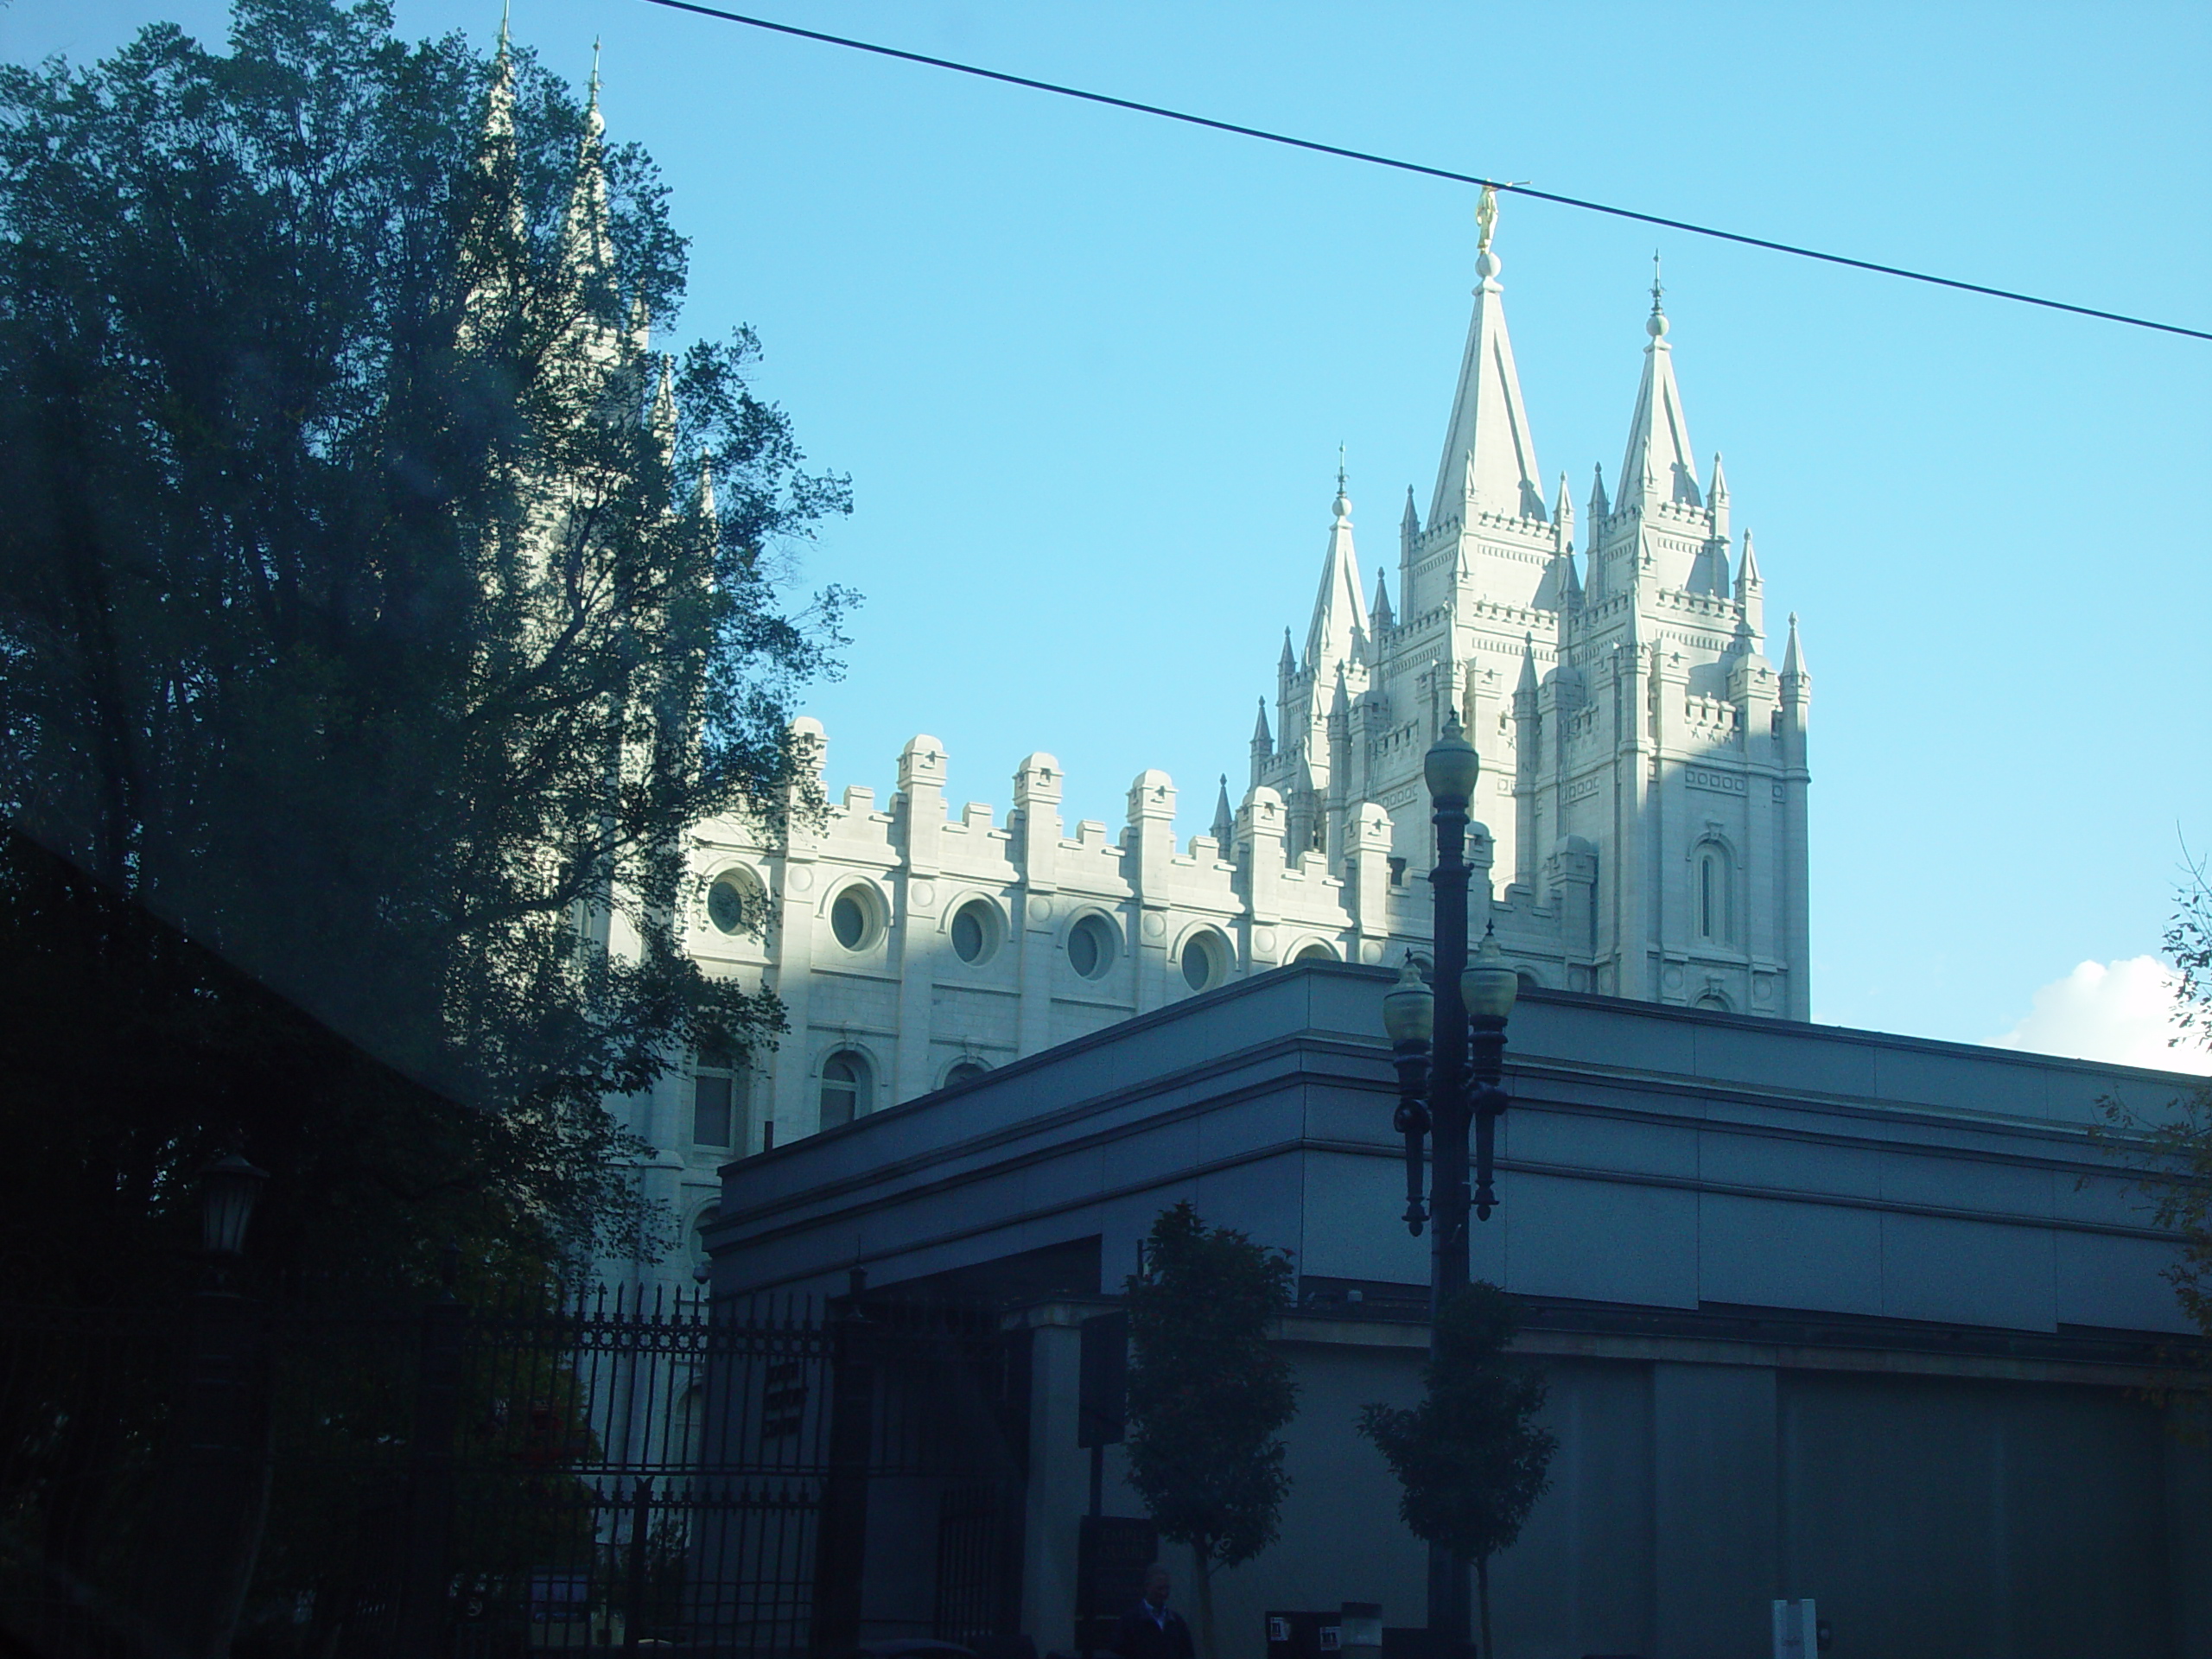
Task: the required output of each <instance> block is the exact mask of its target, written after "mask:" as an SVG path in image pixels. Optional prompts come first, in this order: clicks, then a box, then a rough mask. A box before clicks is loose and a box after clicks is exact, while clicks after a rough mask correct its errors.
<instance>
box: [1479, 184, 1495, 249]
mask: <svg viewBox="0 0 2212 1659" xmlns="http://www.w3.org/2000/svg"><path fill="white" fill-rule="evenodd" d="M1496 229H1497V186H1495V185H1491V184H1485V185H1484V186H1483V199H1482V200H1480V201H1478V202H1477V203H1476V204H1475V251H1476V252H1477V253H1488V252H1489V251H1490V238H1491V232H1492V231H1494V230H1496Z"/></svg>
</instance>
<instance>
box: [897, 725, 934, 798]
mask: <svg viewBox="0 0 2212 1659" xmlns="http://www.w3.org/2000/svg"><path fill="white" fill-rule="evenodd" d="M917 785H918V786H920V787H922V788H925V789H943V788H944V744H942V743H940V742H938V740H937V739H935V738H933V737H931V736H930V735H929V734H927V733H926V732H923V733H918V734H916V735H914V736H912V737H910V738H908V739H907V740H906V747H905V748H903V749H901V750H899V788H900V789H902V790H906V791H912V789H914V788H915V787H916V786H917Z"/></svg>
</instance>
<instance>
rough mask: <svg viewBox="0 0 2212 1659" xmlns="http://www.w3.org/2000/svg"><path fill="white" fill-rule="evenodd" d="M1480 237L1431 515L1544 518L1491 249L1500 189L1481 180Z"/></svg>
mask: <svg viewBox="0 0 2212 1659" xmlns="http://www.w3.org/2000/svg"><path fill="white" fill-rule="evenodd" d="M1475 219H1476V223H1477V225H1478V226H1479V227H1480V241H1479V243H1478V251H1477V252H1476V254H1475V275H1476V277H1477V281H1476V283H1475V309H1474V315H1473V317H1472V318H1471V320H1470V321H1469V322H1468V324H1467V349H1466V352H1465V355H1464V356H1463V357H1462V358H1461V359H1460V360H1459V391H1458V393H1457V395H1456V396H1455V397H1453V398H1452V423H1451V425H1450V426H1449V427H1448V428H1446V431H1445V435H1444V457H1443V459H1442V461H1440V462H1439V463H1438V464H1437V468H1436V494H1435V497H1434V499H1433V501H1432V502H1431V503H1430V505H1429V510H1428V522H1429V523H1430V524H1432V525H1434V524H1441V523H1443V522H1444V521H1445V520H1446V519H1447V518H1456V517H1459V516H1461V515H1462V514H1463V513H1465V512H1498V513H1504V514H1507V515H1509V516H1513V517H1519V518H1534V519H1537V520H1539V521H1541V519H1542V518H1543V517H1544V493H1543V489H1542V486H1541V485H1540V484H1539V483H1538V481H1537V480H1539V479H1541V477H1542V475H1543V474H1542V471H1541V468H1540V467H1538V466H1537V465H1536V443H1535V438H1534V437H1533V436H1532V435H1530V433H1529V413H1528V410H1526V409H1525V408H1523V407H1522V402H1521V377H1520V375H1519V373H1518V372H1516V370H1515V368H1514V366H1513V341H1512V339H1511V337H1510V335H1508V334H1507V333H1506V332H1505V300H1504V293H1505V290H1504V289H1503V288H1501V287H1500V286H1499V285H1498V281H1497V273H1498V270H1500V268H1501V262H1500V261H1499V259H1498V257H1497V254H1496V253H1494V252H1492V251H1491V235H1492V233H1493V232H1494V231H1495V229H1496V226H1497V192H1495V191H1494V190H1492V189H1491V187H1490V186H1488V185H1484V187H1483V194H1482V202H1481V205H1480V206H1479V207H1477V208H1476V210H1475Z"/></svg>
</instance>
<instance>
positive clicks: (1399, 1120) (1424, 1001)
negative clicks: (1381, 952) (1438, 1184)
mask: <svg viewBox="0 0 2212 1659" xmlns="http://www.w3.org/2000/svg"><path fill="white" fill-rule="evenodd" d="M1383 1030H1384V1031H1386V1032H1388V1033H1389V1037H1390V1047H1391V1052H1392V1056H1393V1060H1394V1063H1395V1065H1396V1066H1397V1068H1398V1110H1397V1115H1396V1116H1395V1118H1394V1119H1393V1120H1392V1123H1393V1127H1395V1128H1396V1129H1397V1131H1398V1133H1399V1134H1401V1135H1404V1136H1405V1137H1406V1230H1407V1231H1408V1232H1409V1233H1411V1234H1412V1235H1413V1236H1414V1237H1415V1238H1419V1237H1420V1236H1421V1227H1422V1225H1423V1224H1424V1223H1425V1222H1426V1221H1427V1218H1428V1209H1427V1205H1426V1204H1425V1203H1424V1202H1423V1201H1422V1198H1421V1142H1422V1141H1423V1140H1424V1139H1425V1138H1426V1137H1427V1135H1428V1129H1429V1115H1428V1098H1427V1096H1428V1046H1429V1042H1430V1040H1431V1039H1432V1038H1433V1036H1434V1035H1435V1033H1436V998H1435V996H1434V995H1433V994H1432V993H1431V992H1430V990H1429V988H1428V987H1427V985H1425V984H1424V983H1422V982H1421V970H1420V969H1419V968H1418V967H1416V966H1415V965H1414V960H1413V958H1412V957H1407V958H1406V965H1405V966H1404V968H1402V969H1400V970H1399V974H1398V982H1397V983H1396V984H1395V985H1393V986H1392V987H1391V988H1389V990H1387V991H1385V992H1384V993H1383Z"/></svg>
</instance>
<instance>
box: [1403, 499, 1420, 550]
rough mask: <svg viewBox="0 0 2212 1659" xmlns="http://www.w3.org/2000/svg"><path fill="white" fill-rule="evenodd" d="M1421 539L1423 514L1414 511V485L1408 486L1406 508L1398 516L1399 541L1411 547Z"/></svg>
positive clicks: (1404, 545) (1406, 546)
mask: <svg viewBox="0 0 2212 1659" xmlns="http://www.w3.org/2000/svg"><path fill="white" fill-rule="evenodd" d="M1420 539H1421V514H1420V513H1418V512H1414V486H1412V485H1410V484H1408V485H1407V486H1406V510H1405V512H1403V513H1402V514H1401V515H1400V516H1399V518H1398V541H1399V543H1400V544H1401V545H1402V546H1403V547H1405V548H1408V549H1410V548H1411V547H1412V546H1413V544H1414V543H1415V542H1417V541H1419V540H1420Z"/></svg>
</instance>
